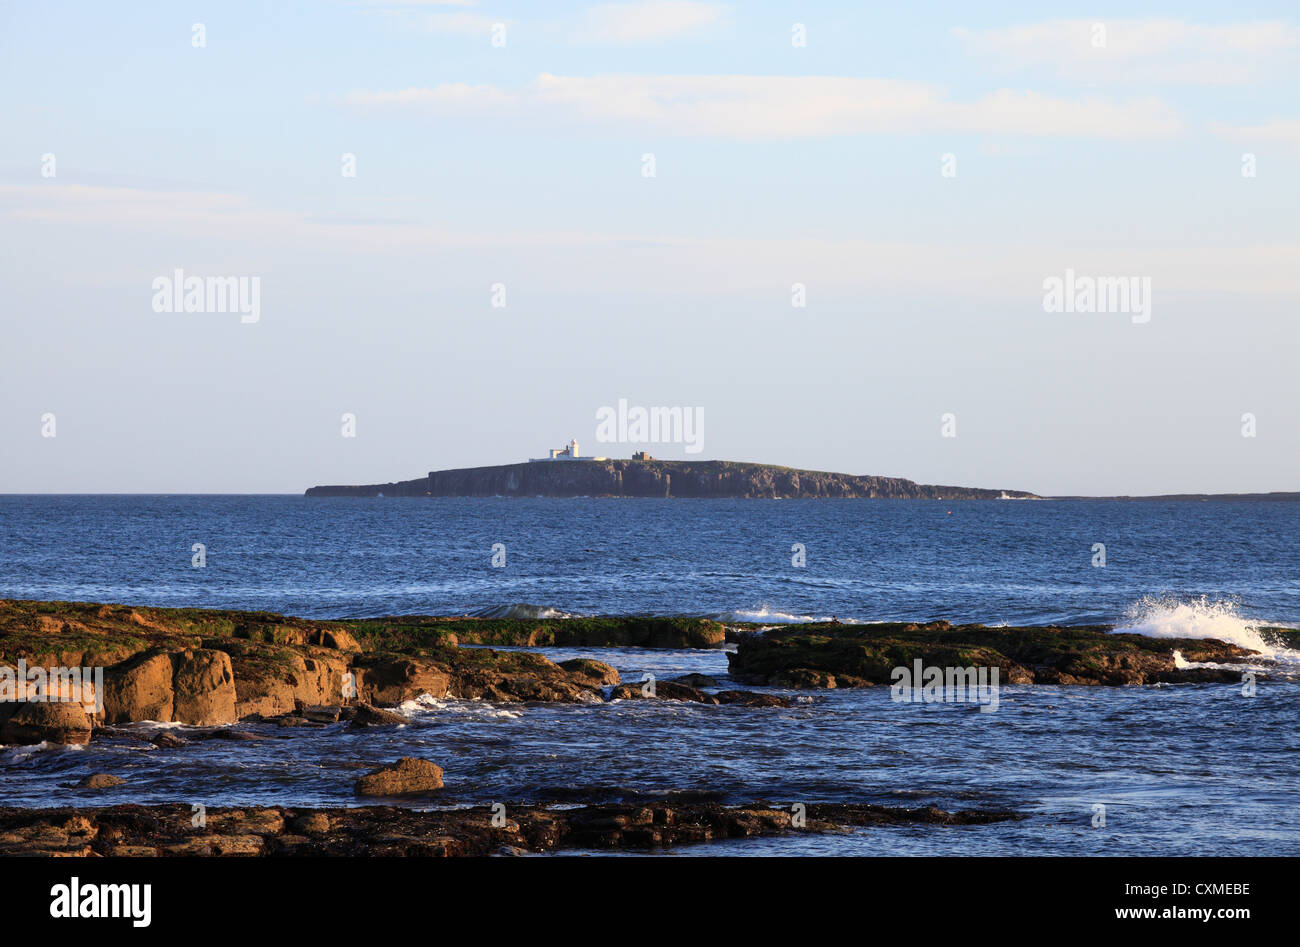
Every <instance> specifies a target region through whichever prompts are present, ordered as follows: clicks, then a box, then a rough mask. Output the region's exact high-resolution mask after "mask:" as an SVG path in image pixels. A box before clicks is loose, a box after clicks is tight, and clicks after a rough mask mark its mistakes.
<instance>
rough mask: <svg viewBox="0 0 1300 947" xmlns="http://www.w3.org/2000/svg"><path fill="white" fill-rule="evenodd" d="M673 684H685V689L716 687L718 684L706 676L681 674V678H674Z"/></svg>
mask: <svg viewBox="0 0 1300 947" xmlns="http://www.w3.org/2000/svg"><path fill="white" fill-rule="evenodd" d="M672 680H673V683H674V684H685V685H686V686H687V687H717V686H718V682H717V681H715V680H714V679H713V678H711V677H709V675H707V674H683V675H682V676H681V677H674V678H673V679H672Z"/></svg>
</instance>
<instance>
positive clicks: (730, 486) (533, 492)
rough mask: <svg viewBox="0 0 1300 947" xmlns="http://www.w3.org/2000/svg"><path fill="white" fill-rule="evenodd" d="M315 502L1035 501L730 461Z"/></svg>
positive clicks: (603, 465)
mask: <svg viewBox="0 0 1300 947" xmlns="http://www.w3.org/2000/svg"><path fill="white" fill-rule="evenodd" d="M307 496H309V497H377V496H384V497H425V496H428V497H496V496H501V497H536V496H540V497H660V498H666V497H693V498H714V499H782V500H791V499H805V498H809V499H826V498H837V499H872V500H877V499H878V500H997V499H1012V500H1035V499H1041V498H1040V497H1038V496H1036V495H1035V494H1033V493H1027V492H1025V491H1023V490H984V489H978V488H974V487H944V486H931V485H928V484H921V483H914V482H913V481H911V480H903V479H901V478H898V477H872V476H858V475H855V474H844V473H824V472H822V471H816V470H797V469H795V468H793V467H778V466H775V465H773V464H751V463H742V462H737V461H729V460H654V459H646V460H609V459H592V460H585V459H574V460H569V461H564V462H554V463H546V462H538V461H532V462H527V463H521V464H503V465H501V466H497V467H466V468H462V469H459V470H434V471H430V472H429V474H428V475H427V476H424V477H419V478H417V479H415V480H399V481H396V482H393V483H372V484H367V485H363V486H318V487H311V488H309V489H308V490H307Z"/></svg>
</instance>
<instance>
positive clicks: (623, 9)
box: [577, 0, 726, 43]
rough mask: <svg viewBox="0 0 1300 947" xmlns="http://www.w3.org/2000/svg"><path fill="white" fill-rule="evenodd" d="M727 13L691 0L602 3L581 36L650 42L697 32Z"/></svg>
mask: <svg viewBox="0 0 1300 947" xmlns="http://www.w3.org/2000/svg"><path fill="white" fill-rule="evenodd" d="M725 14H726V7H723V6H720V5H718V4H715V3H695V2H691V0H643V2H640V3H600V4H597V5H596V6H593V7H590V8H588V10H587V13H586V18H585V21H584V23H583V25H582V26H581V27H580V28H579V31H578V36H577V38H578V40H579V41H581V42H589V43H649V42H655V41H658V40H664V39H672V38H674V37H678V36H685V35H689V34H691V33H697V32H699V31H700V30H702V29H704V28H705V27H708V26H711V25H712V24H714V23H717V22H718V21H719V20H721V19H722V18H723V16H724V15H725Z"/></svg>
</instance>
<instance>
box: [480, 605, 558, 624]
mask: <svg viewBox="0 0 1300 947" xmlns="http://www.w3.org/2000/svg"><path fill="white" fill-rule="evenodd" d="M472 614H473V616H474V617H475V618H513V619H518V620H521V621H537V620H538V619H540V618H577V617H578V616H577V615H574V614H573V613H572V612H565V611H561V610H560V609H558V608H552V607H551V606H549V605H529V604H528V603H527V602H520V603H517V604H514V605H488V606H486V607H484V608H480V609H478V610H477V611H475V612H473V613H472Z"/></svg>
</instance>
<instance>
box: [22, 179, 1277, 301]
mask: <svg viewBox="0 0 1300 947" xmlns="http://www.w3.org/2000/svg"><path fill="white" fill-rule="evenodd" d="M0 218H5V219H6V226H7V227H9V228H10V229H11V230H13V231H14V232H15V233H20V234H21V233H23V232H24V231H23V230H22V228H23V227H25V226H35V225H42V224H57V225H60V226H71V225H76V226H78V227H84V228H87V231H88V232H90V233H92V234H93V233H97V232H102V234H103V235H104V238H103V239H104V240H105V241H106V243H105V246H108V247H115V246H118V245H121V243H122V238H123V235H124V234H126V233H130V232H133V231H135V232H143V233H148V234H151V235H155V236H156V235H159V234H163V235H166V236H167V237H168V238H169V240H168V241H167V243H166V244H165V245H166V246H167V247H168V248H169V251H168V252H169V254H170V257H169V259H173V260H174V259H178V258H180V257H183V256H184V255H185V254H186V252H188V251H192V250H193V248H195V247H198V248H201V250H202V252H203V253H205V254H210V255H211V254H217V255H218V256H220V255H222V254H224V253H226V252H229V253H232V254H234V253H244V254H248V253H254V254H256V253H257V252H265V250H264V248H265V247H275V248H276V250H277V253H279V252H281V251H283V250H284V249H285V248H289V247H294V248H299V249H310V250H313V251H320V252H327V251H334V252H338V253H345V254H349V255H355V254H368V255H371V256H374V257H379V258H386V257H389V256H390V255H391V254H394V253H400V252H403V251H410V252H417V253H420V252H437V251H444V250H445V251H452V252H455V253H456V254H459V256H458V257H457V266H458V267H462V268H464V267H471V268H473V267H490V268H492V269H493V271H494V272H499V271H500V268H501V267H502V265H503V260H504V259H506V258H505V257H503V256H502V254H503V252H505V251H509V250H513V251H516V252H514V253H512V254H510V255H509V260H510V262H509V264H508V266H509V269H510V272H512V273H514V274H516V277H517V278H518V279H519V280H520V281H521V282H524V283H527V284H528V285H530V286H532V287H534V288H535V289H549V290H555V291H563V292H572V291H573V289H574V287H575V286H583V287H586V288H587V289H588V290H589V291H591V292H604V291H610V290H619V291H627V290H636V291H645V292H651V293H653V292H657V291H662V290H663V289H664V287H665V285H671V286H672V289H673V291H674V292H684V291H692V292H701V293H730V292H757V293H766V294H774V295H777V296H781V295H784V294H785V293H787V292H788V290H789V284H790V282H791V281H792V280H795V279H799V280H801V281H805V282H807V283H809V284H810V285H813V284H815V285H817V286H818V287H821V288H822V290H823V291H827V292H829V291H839V290H844V291H855V292H859V291H860V292H871V291H903V292H934V293H952V294H957V295H961V296H963V297H976V296H978V297H987V298H1005V299H1024V298H1030V299H1037V298H1040V296H1041V292H1042V289H1041V285H1042V279H1043V275H1044V274H1045V273H1055V272H1059V271H1060V269H1061V265H1062V264H1061V261H1062V259H1066V260H1069V261H1070V265H1073V266H1074V267H1075V268H1076V269H1078V270H1080V271H1086V272H1093V273H1126V272H1132V271H1134V270H1137V271H1140V272H1142V273H1144V274H1149V275H1151V276H1152V278H1153V281H1154V282H1155V283H1156V285H1158V286H1160V287H1161V292H1162V293H1175V292H1231V293H1243V294H1259V293H1266V294H1274V293H1277V294H1288V295H1293V296H1294V295H1300V245H1295V244H1257V245H1246V246H1232V247H1224V246H1207V247H1196V246H1191V247H1168V248H1161V247H1152V246H1150V245H1149V244H1147V243H1139V244H1133V245H1116V246H1112V247H1106V248H1101V247H1097V248H1091V249H1081V248H1080V247H1079V246H1078V245H1077V244H1076V243H1075V242H1074V240H1073V238H1069V237H1067V238H1064V241H1063V242H1061V241H1058V242H1057V243H1056V244H1052V243H1050V242H1045V241H1044V240H1043V239H1038V240H1036V241H1035V242H1034V243H1032V244H1025V245H994V244H991V243H982V244H978V245H971V244H969V243H946V242H943V241H935V242H924V243H921V242H879V241H869V240H857V239H822V238H817V237H775V238H761V237H752V238H751V237H707V238H702V237H696V236H690V235H680V234H678V235H673V234H661V233H638V232H622V233H605V232H590V231H573V230H559V229H556V230H532V231H523V232H520V231H491V232H489V231H476V230H468V229H462V228H457V229H448V228H446V227H442V226H433V225H429V224H425V223H420V222H417V221H412V220H410V219H405V218H404V219H392V220H386V219H380V218H376V219H353V218H333V219H322V218H321V217H319V216H318V215H316V214H315V213H314V212H313V214H311V215H307V214H300V213H297V212H295V211H292V210H285V209H275V208H267V207H263V206H259V205H258V204H257V203H256V202H254V201H252V200H250V199H248V198H246V197H243V196H241V195H233V194H227V193H204V192H197V191H151V190H143V189H139V188H112V187H99V186H91V187H86V186H75V185H54V186H46V185H32V186H0ZM864 260H870V261H871V265H870V266H863V265H862V261H864ZM475 272H477V270H475ZM128 278H134V276H131V275H130V274H119V276H118V279H119V281H120V280H122V279H128Z"/></svg>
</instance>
